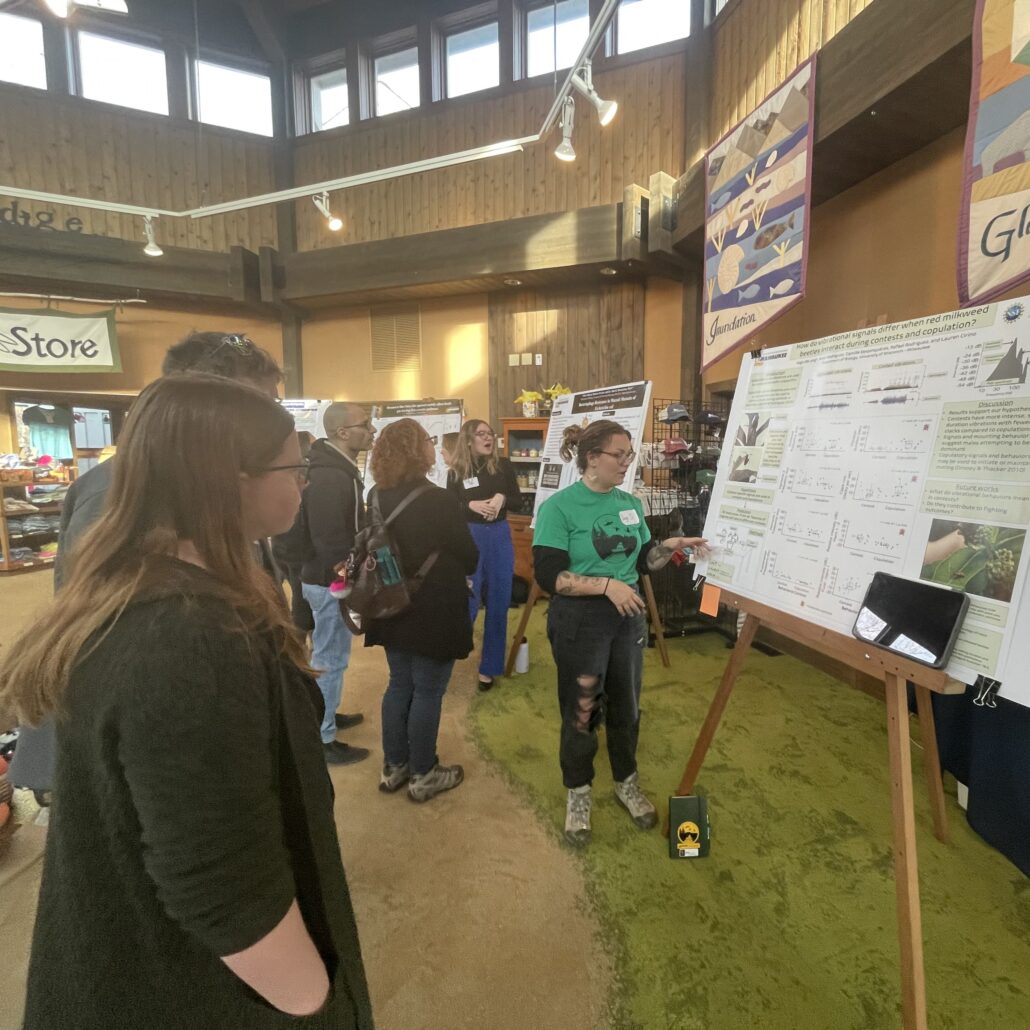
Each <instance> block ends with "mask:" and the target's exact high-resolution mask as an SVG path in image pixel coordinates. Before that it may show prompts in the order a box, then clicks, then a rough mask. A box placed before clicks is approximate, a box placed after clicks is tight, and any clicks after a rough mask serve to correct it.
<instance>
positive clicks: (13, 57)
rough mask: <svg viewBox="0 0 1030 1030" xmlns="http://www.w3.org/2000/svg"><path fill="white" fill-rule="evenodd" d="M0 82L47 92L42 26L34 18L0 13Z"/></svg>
mask: <svg viewBox="0 0 1030 1030" xmlns="http://www.w3.org/2000/svg"><path fill="white" fill-rule="evenodd" d="M0 79H2V80H3V81H4V82H16V83H18V85H20V86H35V87H36V89H46V61H45V59H44V57H43V25H42V24H41V23H40V22H38V21H36V19H35V18H19V17H18V16H17V15H14V14H0Z"/></svg>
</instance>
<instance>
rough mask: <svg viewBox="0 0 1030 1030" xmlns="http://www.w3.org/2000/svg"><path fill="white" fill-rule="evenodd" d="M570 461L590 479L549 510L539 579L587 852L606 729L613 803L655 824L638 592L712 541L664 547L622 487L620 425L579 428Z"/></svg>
mask: <svg viewBox="0 0 1030 1030" xmlns="http://www.w3.org/2000/svg"><path fill="white" fill-rule="evenodd" d="M561 454H562V457H563V458H564V459H565V460H566V461H571V460H572V456H573V454H575V456H576V464H577V465H578V466H579V469H580V471H581V472H582V474H583V476H582V478H581V479H580V480H579V482H577V483H573V484H572V485H571V486H569V487H566V488H565V489H564V490H561V491H560V492H558V493H556V494H555V495H554V496H553V497H551V498H549V499H548V500H547V501H546V502H545V503H544V504H543V505H541V507H540V511H539V512H538V513H537V518H536V528H535V531H534V533H533V563H534V571H535V574H536V581H537V582H538V583H539V584H540V586H542V587H543V588H544V590H547V591H548V592H549V593H550V594H551V595H552V597H551V605H550V609H549V611H548V615H547V636H548V639H549V640H550V641H551V651H552V653H553V655H554V661H555V664H556V665H557V666H558V704H559V707H560V709H561V714H562V729H561V747H560V759H561V767H562V778H563V780H564V782H565V786H566V787H567V788H568V791H569V794H568V803H567V806H566V809H565V837H566V839H567V840H568V841H569V842H570V843H572V844H586V843H587V842H588V841H589V840H590V804H591V786H590V785H591V782H592V780H593V778H594V755H595V754H596V753H597V727H598V726H599V725H600V724H601V722H602V721H603V722H604V724H605V727H606V730H607V741H608V758H609V760H610V762H611V766H612V776H613V777H614V779H615V797H616V799H617V800H618V801H619V802H620V804H622V805H623V807H624V808H626V810H627V811H628V812H629V814H630V815H631V816H632V818H633V822H634V823H636V825H637V826H639V827H640V828H641V829H644V830H647V829H650V828H651V827H652V826H654V825H655V823H656V822H657V821H658V820H657V815H656V814H655V808H654V805H652V804H651V802H650V801H649V800H648V799H647V798H646V797H645V796H644V793H643V792H642V791H641V789H640V783H639V780H638V777H637V735H638V733H639V729H640V681H641V675H642V671H643V648H644V644H645V642H646V640H647V625H646V620H645V618H644V600H643V598H642V597H641V596H640V593H639V590H638V583H639V580H640V574H641V573H642V572H655V571H657V570H658V569H660V568H662V567H663V566H665V565H666V564H668V562H669V560H670V559H671V558H672V556H673V554H675V553H676V552H677V551H682V550H686V549H688V548H689V549H692V550H693V551H694V552H695V553H698V554H704V553H705V552H706V543H705V541H704V540H703V539H701V538H699V537H670V538H669V539H668V540H663V541H662V542H661V543H660V544H659V543H655V541H653V540H652V539H651V534H650V532H649V531H648V528H647V525H646V523H645V522H644V509H643V506H642V505H641V503H640V501H638V500H637V499H636V498H635V497H634V496H633V495H632V494H629V493H626V491H624V490H620V489H618V487H619V486H620V484H621V483H622V481H623V479H625V476H626V472H627V470H628V469H629V467H630V466H631V465H632V464H633V459H634V457H635V454H634V452H633V442H632V440H631V438H630V435H629V433H628V432H627V431H626V430H625V429H624V428H623V427H622V426H620V425H619V424H618V422H613V421H610V420H609V419H602V420H601V421H598V422H594V423H593V424H591V425H590V426H588V427H586V428H585V429H581V428H580V427H579V426H570V427H569V428H568V429H566V430H565V436H564V439H563V441H562V450H561Z"/></svg>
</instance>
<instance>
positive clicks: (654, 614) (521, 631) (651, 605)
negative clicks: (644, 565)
mask: <svg viewBox="0 0 1030 1030" xmlns="http://www.w3.org/2000/svg"><path fill="white" fill-rule="evenodd" d="M640 582H641V583H642V584H643V585H644V599H645V600H646V601H647V610H648V612H649V613H650V615H651V625H652V626H653V627H654V639H655V643H656V644H657V645H658V653H659V654H660V655H661V656H662V665H664V666H665V668H666V669H667V668H669V664H670V663H669V648H668V646H667V645H666V643H665V631H664V630H663V629H662V620H661V618H660V616H659V615H658V602H657V601H656V600H655V596H654V587H653V586H652V585H651V577H650V576H648V575H643V576H641V577H640ZM548 596H550V595H549V594H548V593H547V591H546V590H544V589H543V588H542V587H541V586H540V585H539V584H538V583H537V581H536V580H535V579H534V580H533V582H532V584H531V585H530V587H529V597H528V598H527V599H526V603H525V605H524V606H523V608H522V618H521V619H519V628H518V629H517V630H516V631H515V636H514V638H513V639H512V642H511V648H510V649H509V651H508V661H507V662H506V663H505V666H504V675H505V676H510V675H511V674H512V672H513V671H514V670H515V659H516V658H517V657H518V654H519V644H521V643H522V638H523V637H524V636H525V635H526V627H527V626H528V625H529V620H530V619H531V618H532V616H533V608H534V607H535V606H536V603H537V601H539V600H540V598H542V597H548Z"/></svg>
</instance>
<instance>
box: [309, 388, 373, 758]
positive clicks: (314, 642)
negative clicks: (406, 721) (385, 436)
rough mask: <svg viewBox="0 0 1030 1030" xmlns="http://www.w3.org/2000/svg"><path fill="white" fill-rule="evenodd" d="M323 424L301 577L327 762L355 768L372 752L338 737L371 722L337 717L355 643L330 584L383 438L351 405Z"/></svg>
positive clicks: (314, 456)
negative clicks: (371, 454)
mask: <svg viewBox="0 0 1030 1030" xmlns="http://www.w3.org/2000/svg"><path fill="white" fill-rule="evenodd" d="M322 423H323V425H324V426H325V438H324V439H321V440H316V441H315V442H314V443H313V444H312V445H311V450H310V451H309V452H308V461H309V469H308V473H307V475H308V485H307V489H306V490H305V491H304V499H303V501H302V503H301V510H300V515H299V516H298V518H299V520H300V521H301V525H302V527H303V528H302V530H301V532H302V534H303V536H304V539H305V551H306V554H307V557H306V558H305V559H304V563H303V565H302V566H301V570H300V578H301V589H302V591H303V594H304V600H305V601H307V602H308V604H309V605H310V606H311V612H312V615H313V616H314V621H315V628H314V630H313V631H312V634H311V648H312V655H311V663H312V665H314V667H315V668H316V669H318V670H319V677H318V687H319V689H320V690H321V691H322V697H323V699H324V700H325V716H324V718H323V720H322V744H323V750H324V752H325V759H326V761H327V762H328V763H329V764H330V765H353V764H354V763H355V762H360V761H362V760H363V759H365V758H368V755H369V751H368V748H364V747H355V746H353V745H351V744H345V743H344V742H343V741H342V740H337V738H336V734H337V731H338V730H345V729H350V728H351V727H353V726H357V725H358V724H359V723H360V722H362V721H363V719H364V716H363V715H361V714H360V713H353V714H350V715H346V714H343V713H341V712H338V711H337V709H338V708H339V707H340V699H341V697H342V696H343V676H344V673H345V672H346V671H347V666H348V665H349V664H350V652H351V644H352V643H353V639H354V638H353V635H352V634H351V631H350V630H349V629H348V628H347V625H346V624H345V623H344V621H343V615H342V614H341V612H340V602H339V601H338V600H337V599H336V598H335V597H333V595H332V594H331V593H330V592H329V585H330V584H331V583H332V582H333V580H334V579H335V578H336V573H335V571H334V570H335V568H336V566H337V565H339V564H340V563H341V562H343V561H345V560H346V558H347V555H348V554H350V551H351V548H352V547H353V546H354V537H355V536H356V534H357V532H358V530H359V529H361V527H362V526H363V525H364V524H365V501H364V483H363V482H362V478H361V470H360V469H359V468H358V458H359V456H360V455H361V454H362V453H363V452H364V451H367V450H368V449H369V448H370V447H371V446H372V441H373V440H375V435H376V433H375V429H373V427H372V421H371V419H370V418H369V416H368V412H367V411H365V409H364V408H362V407H360V406H359V405H357V404H350V403H348V402H346V401H337V402H336V403H334V404H330V405H329V407H328V408H326V410H325V414H324V415H323V416H322Z"/></svg>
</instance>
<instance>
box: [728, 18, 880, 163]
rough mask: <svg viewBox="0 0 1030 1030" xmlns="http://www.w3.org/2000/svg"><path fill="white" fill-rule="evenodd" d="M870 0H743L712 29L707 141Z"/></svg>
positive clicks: (737, 118)
mask: <svg viewBox="0 0 1030 1030" xmlns="http://www.w3.org/2000/svg"><path fill="white" fill-rule="evenodd" d="M871 3H873V0H742V2H741V3H738V4H734V5H733V7H732V8H730V9H728V10H727V11H726V13H725V15H724V16H723V17H721V18H718V19H717V20H716V22H715V25H714V26H713V28H712V36H713V44H712V49H713V55H712V75H713V81H712V94H711V117H710V124H711V132H712V139H711V141H710V143H715V142H716V141H717V140H719V139H720V138H721V137H722V136H724V135H725V134H726V133H727V132H728V131H729V130H730V129H732V128H733V126H734V125H736V124H737V122H739V121H740V120H741V118H744V117H745V116H746V115H747V114H748V112H749V111H752V110H754V108H755V107H757V106H758V104H760V103H761V102H762V100H763V99H764V98H765V97H766V96H767V95H768V94H769V93H771V92H772V91H773V90H774V89H776V87H777V86H779V85H780V84H781V83H782V82H783V81H784V80H785V79H786V78H787V77H788V76H789V75H790V73H791V72H793V71H794V69H795V68H797V67H798V66H799V65H800V64H802V63H803V62H804V61H805V60H807V59H808V58H809V57H810V56H811V55H812V54H814V53H815V52H816V51H817V50H818V49H819V48H820V47H821V46H823V44H824V43H826V42H828V41H829V40H830V39H832V38H833V37H834V36H835V35H836V34H837V33H838V32H840V31H841V29H843V28H844V27H845V26H846V25H847V24H848V23H849V22H850V21H851V20H852V19H853V18H855V17H856V16H857V15H859V14H861V12H862V11H863V10H865V8H866V7H868V6H869V5H870V4H871Z"/></svg>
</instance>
